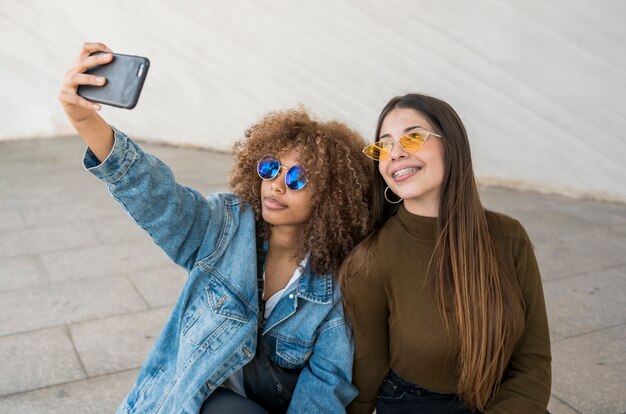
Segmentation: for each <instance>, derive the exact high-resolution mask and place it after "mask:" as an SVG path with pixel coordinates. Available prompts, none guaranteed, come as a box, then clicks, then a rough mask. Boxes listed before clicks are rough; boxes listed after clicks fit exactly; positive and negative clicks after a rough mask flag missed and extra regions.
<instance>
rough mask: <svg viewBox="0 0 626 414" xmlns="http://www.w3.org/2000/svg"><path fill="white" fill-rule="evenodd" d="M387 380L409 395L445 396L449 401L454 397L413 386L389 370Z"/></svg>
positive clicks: (453, 395)
mask: <svg viewBox="0 0 626 414" xmlns="http://www.w3.org/2000/svg"><path fill="white" fill-rule="evenodd" d="M387 378H388V379H389V380H390V381H391V382H393V383H394V384H395V385H396V386H397V387H398V389H401V390H402V391H405V392H407V393H409V394H415V395H442V396H443V395H445V396H449V397H450V398H451V399H452V398H454V397H455V394H442V393H440V392H435V391H431V390H429V389H428V388H424V387H421V386H419V385H417V384H413V383H412V382H410V381H407V380H405V379H404V378H402V377H401V376H399V375H398V374H396V373H395V372H393V371H392V370H389V374H387Z"/></svg>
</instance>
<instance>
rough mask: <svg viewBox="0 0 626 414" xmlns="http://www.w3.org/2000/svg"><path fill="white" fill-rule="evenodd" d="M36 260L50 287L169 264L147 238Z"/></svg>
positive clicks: (59, 253) (163, 254) (49, 255)
mask: <svg viewBox="0 0 626 414" xmlns="http://www.w3.org/2000/svg"><path fill="white" fill-rule="evenodd" d="M121 214H123V213H121ZM40 256H41V261H42V263H43V266H44V269H46V271H47V273H48V279H49V280H50V282H51V283H60V282H67V281H70V280H79V279H85V278H96V277H99V276H108V275H112V274H119V273H120V272H123V271H130V270H137V269H146V268H154V267H158V266H167V265H169V264H170V263H171V260H170V259H169V258H168V257H167V255H166V254H165V253H164V252H163V251H162V250H161V249H160V248H159V247H158V246H157V245H156V244H154V242H153V241H152V239H150V237H149V236H148V235H147V234H145V235H144V236H143V237H141V238H138V239H135V240H129V241H124V242H120V243H115V244H106V245H98V246H89V247H85V248H76V249H72V250H67V249H66V250H64V251H59V252H53V253H44V254H41V255H40Z"/></svg>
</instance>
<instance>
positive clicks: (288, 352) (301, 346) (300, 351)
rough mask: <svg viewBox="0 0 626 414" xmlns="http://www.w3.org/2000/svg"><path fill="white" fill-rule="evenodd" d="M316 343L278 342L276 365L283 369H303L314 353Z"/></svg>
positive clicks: (283, 340) (284, 340)
mask: <svg viewBox="0 0 626 414" xmlns="http://www.w3.org/2000/svg"><path fill="white" fill-rule="evenodd" d="M313 345H315V341H310V342H300V341H290V340H288V339H280V338H279V339H277V340H276V363H277V364H278V366H280V367H283V368H291V369H296V368H303V367H304V366H305V365H306V363H307V361H308V360H309V358H310V357H311V354H312V352H313Z"/></svg>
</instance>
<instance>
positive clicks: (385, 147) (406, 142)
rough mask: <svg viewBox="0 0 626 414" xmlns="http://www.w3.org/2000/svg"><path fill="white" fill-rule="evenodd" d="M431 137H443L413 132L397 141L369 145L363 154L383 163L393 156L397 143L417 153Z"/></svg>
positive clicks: (386, 140)
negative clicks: (390, 155) (392, 151)
mask: <svg viewBox="0 0 626 414" xmlns="http://www.w3.org/2000/svg"><path fill="white" fill-rule="evenodd" d="M431 135H432V136H435V137H439V138H441V135H437V134H435V133H433V132H429V131H417V132H411V133H410V134H406V135H403V136H401V137H400V138H398V140H397V141H391V140H389V139H381V140H380V141H376V142H374V143H373V144H369V145H368V146H367V147H365V148H363V153H364V154H365V155H367V156H368V157H370V158H371V159H373V160H374V161H382V160H384V159H385V158H387V157H388V156H389V154H391V150H392V148H393V145H394V144H395V143H396V142H397V143H399V144H400V146H401V147H402V148H403V149H404V150H405V151H406V152H415V151H417V150H418V149H420V148H422V145H424V143H425V142H426V140H427V139H428V137H430V136H431Z"/></svg>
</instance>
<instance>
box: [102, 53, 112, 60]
mask: <svg viewBox="0 0 626 414" xmlns="http://www.w3.org/2000/svg"><path fill="white" fill-rule="evenodd" d="M110 57H111V54H110V53H105V54H103V55H102V56H101V57H100V60H107V59H108V58H110Z"/></svg>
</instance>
